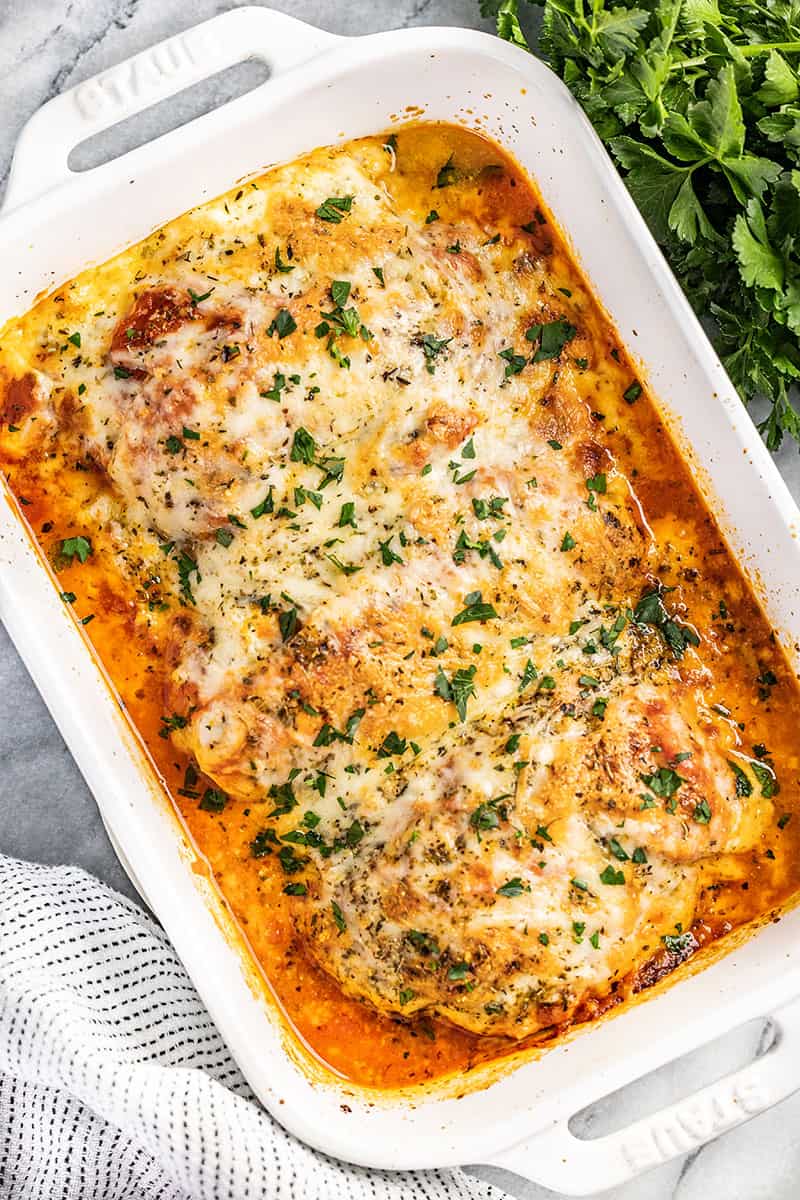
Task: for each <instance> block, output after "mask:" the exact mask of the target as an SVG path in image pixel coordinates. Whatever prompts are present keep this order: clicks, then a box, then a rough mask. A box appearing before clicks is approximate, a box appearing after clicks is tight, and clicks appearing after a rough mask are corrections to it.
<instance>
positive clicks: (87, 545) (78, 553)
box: [61, 535, 92, 563]
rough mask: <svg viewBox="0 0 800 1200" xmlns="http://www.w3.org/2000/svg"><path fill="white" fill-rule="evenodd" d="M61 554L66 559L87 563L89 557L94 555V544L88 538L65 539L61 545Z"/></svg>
mask: <svg viewBox="0 0 800 1200" xmlns="http://www.w3.org/2000/svg"><path fill="white" fill-rule="evenodd" d="M61 553H62V554H63V556H64V558H69V559H75V558H77V560H78V562H81V563H85V562H86V560H87V558H88V557H89V555H90V554H91V553H92V543H91V542H90V541H89V539H88V538H85V537H83V536H82V535H78V537H71V538H65V539H64V541H63V542H62V543H61Z"/></svg>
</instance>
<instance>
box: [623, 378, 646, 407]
mask: <svg viewBox="0 0 800 1200" xmlns="http://www.w3.org/2000/svg"><path fill="white" fill-rule="evenodd" d="M641 394H642V385H641V384H640V383H639V381H638V380H637V379H634V381H633V383H632V384H631V385H630V387H627V388H626V389H625V391H624V392H623V393H622V399H623V400H625V401H626V402H627V403H628V404H635V403H636V401H637V400H638V399H639V397H640V396H641Z"/></svg>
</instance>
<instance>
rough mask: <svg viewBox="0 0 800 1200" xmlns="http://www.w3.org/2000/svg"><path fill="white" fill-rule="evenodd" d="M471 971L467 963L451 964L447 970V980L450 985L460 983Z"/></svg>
mask: <svg viewBox="0 0 800 1200" xmlns="http://www.w3.org/2000/svg"><path fill="white" fill-rule="evenodd" d="M471 971H472V968H471V967H470V965H469V963H465V962H457V963H453V965H452V967H450V968H449V969H448V972H447V978H448V979H449V980H450V982H451V983H460V982H461V981H462V980H464V979H466V978H467V976H468V975H469V974H470V973H471Z"/></svg>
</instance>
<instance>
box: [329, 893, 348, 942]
mask: <svg viewBox="0 0 800 1200" xmlns="http://www.w3.org/2000/svg"><path fill="white" fill-rule="evenodd" d="M331 912H332V914H333V920H334V923H335V925H336V928H337V929H338V930H339V933H340V934H342V933H344V932H345V930H346V929H347V922H346V921H345V919H344V914H343V912H342V910H341V909H340V908H339V905H338V904H337V903H336V901H335V900H331Z"/></svg>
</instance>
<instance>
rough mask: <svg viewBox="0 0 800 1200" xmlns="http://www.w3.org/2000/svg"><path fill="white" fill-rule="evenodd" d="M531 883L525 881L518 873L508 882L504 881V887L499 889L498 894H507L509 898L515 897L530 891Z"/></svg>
mask: <svg viewBox="0 0 800 1200" xmlns="http://www.w3.org/2000/svg"><path fill="white" fill-rule="evenodd" d="M530 890H531V885H530V884H529V883H523V882H522V880H521V879H520V878H519V876H518V875H515V876H514V878H513V879H509V881H508V883H504V884H503V886H502V887H499V888H498V889H497V894H498V896H506V897H508V898H509V899H514V897H515V896H521V895H522V893H523V892H529V891H530Z"/></svg>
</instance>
